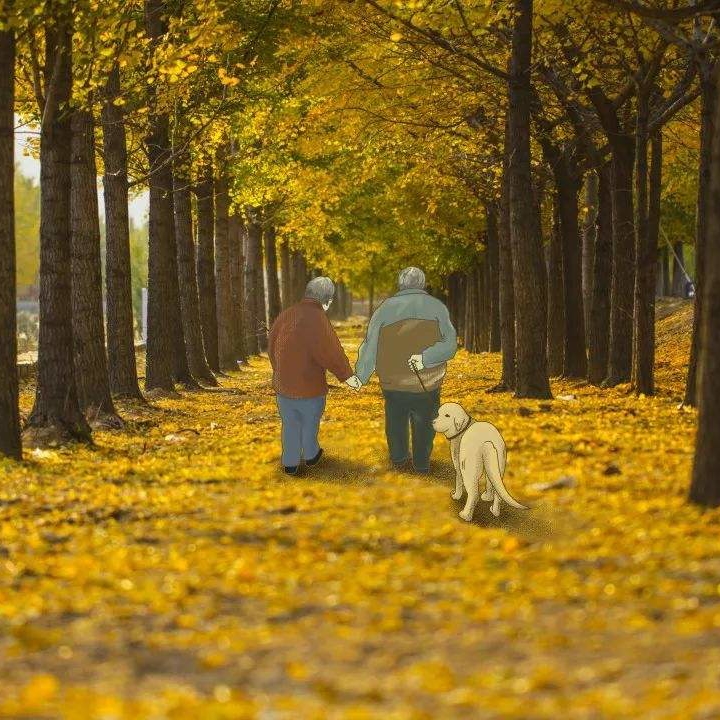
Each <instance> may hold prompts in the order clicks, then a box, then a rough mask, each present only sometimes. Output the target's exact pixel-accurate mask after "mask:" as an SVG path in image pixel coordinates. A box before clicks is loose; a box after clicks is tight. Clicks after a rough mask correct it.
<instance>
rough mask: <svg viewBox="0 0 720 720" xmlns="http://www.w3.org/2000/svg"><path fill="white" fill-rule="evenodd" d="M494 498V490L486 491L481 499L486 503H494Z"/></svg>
mask: <svg viewBox="0 0 720 720" xmlns="http://www.w3.org/2000/svg"><path fill="white" fill-rule="evenodd" d="M493 497H495V492H494V491H493V490H486V491H485V492H484V493H483V494H482V495H481V496H480V499H481V500H484V501H485V502H492V499H493Z"/></svg>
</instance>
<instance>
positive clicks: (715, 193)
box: [690, 65, 720, 507]
mask: <svg viewBox="0 0 720 720" xmlns="http://www.w3.org/2000/svg"><path fill="white" fill-rule="evenodd" d="M714 82H715V99H714V109H713V125H714V127H715V128H719V127H720V65H719V66H718V68H716V69H715V72H714ZM711 147H712V150H711V157H710V186H709V195H708V199H709V201H710V202H709V203H708V217H707V234H706V235H705V238H704V240H705V245H704V247H703V253H704V257H703V263H704V268H705V275H704V278H703V280H704V282H703V288H702V293H703V298H702V302H703V313H702V326H701V331H700V332H701V335H700V347H701V348H702V351H701V353H700V356H699V365H698V381H699V382H698V399H699V403H698V435H697V444H696V448H695V460H694V464H693V472H692V483H691V486H690V499H691V500H692V501H693V502H696V503H699V504H701V505H706V506H711V507H717V506H719V505H720V323H718V318H719V317H720V136H719V135H718V133H717V132H716V133H715V134H714V136H713V138H712V145H711Z"/></svg>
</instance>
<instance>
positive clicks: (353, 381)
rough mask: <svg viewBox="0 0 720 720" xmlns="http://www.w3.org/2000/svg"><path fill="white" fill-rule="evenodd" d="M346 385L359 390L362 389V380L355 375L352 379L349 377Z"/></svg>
mask: <svg viewBox="0 0 720 720" xmlns="http://www.w3.org/2000/svg"><path fill="white" fill-rule="evenodd" d="M345 384H346V385H348V386H349V387H351V388H352V389H353V390H359V389H360V388H361V387H362V383H361V382H360V378H359V377H358V376H357V375H353V376H352V377H349V378H348V379H347V380H346V381H345Z"/></svg>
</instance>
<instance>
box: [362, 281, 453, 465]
mask: <svg viewBox="0 0 720 720" xmlns="http://www.w3.org/2000/svg"><path fill="white" fill-rule="evenodd" d="M456 351H457V334H456V332H455V328H454V327H453V325H452V323H451V322H450V315H449V314H448V310H447V308H446V307H445V305H443V304H442V302H440V300H438V299H436V298H434V297H432V296H431V295H429V294H428V293H427V292H426V291H425V274H424V273H423V271H422V270H420V269H419V268H416V267H409V268H405V270H403V271H402V272H401V273H400V275H399V276H398V292H397V293H395V295H393V296H392V297H390V298H388V299H387V300H385V302H383V303H382V304H381V305H380V307H378V309H377V310H376V311H375V313H374V314H373V316H372V318H371V320H370V324H369V325H368V329H367V335H366V337H365V341H364V342H363V344H362V345H361V346H360V350H359V353H358V361H357V364H356V365H355V375H356V377H357V378H358V380H359V382H360V383H361V384H362V385H365V384H366V383H367V381H368V380H369V379H370V376H371V375H372V374H373V372H377V374H378V378H379V380H380V386H381V387H382V391H383V396H384V398H385V435H386V437H387V443H388V449H389V450H390V459H391V460H392V462H393V464H394V465H395V466H396V467H398V468H406V467H409V465H410V461H411V455H410V437H409V435H410V432H411V431H412V464H413V466H414V467H415V470H416V471H417V472H421V473H426V472H428V471H429V469H430V453H431V452H432V446H433V440H434V438H435V432H434V430H433V428H432V421H433V420H434V418H435V417H436V416H437V411H438V408H439V407H440V386H441V385H442V381H443V378H444V377H445V370H446V363H447V361H448V360H450V359H451V358H452V357H454V355H455V352H456Z"/></svg>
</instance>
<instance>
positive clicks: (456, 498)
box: [452, 490, 463, 500]
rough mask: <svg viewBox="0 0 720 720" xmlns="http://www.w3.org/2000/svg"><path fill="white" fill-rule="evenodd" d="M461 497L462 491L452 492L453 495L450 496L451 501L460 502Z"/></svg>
mask: <svg viewBox="0 0 720 720" xmlns="http://www.w3.org/2000/svg"><path fill="white" fill-rule="evenodd" d="M462 496H463V492H462V490H460V491H459V492H458V491H455V492H453V494H452V499H453V500H460V499H461V498H462Z"/></svg>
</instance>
